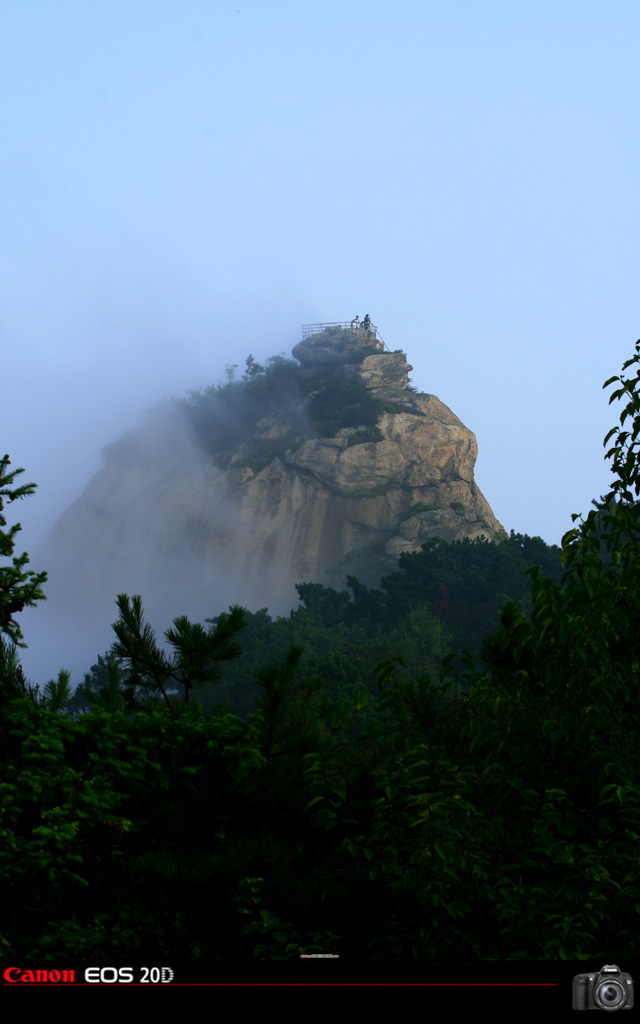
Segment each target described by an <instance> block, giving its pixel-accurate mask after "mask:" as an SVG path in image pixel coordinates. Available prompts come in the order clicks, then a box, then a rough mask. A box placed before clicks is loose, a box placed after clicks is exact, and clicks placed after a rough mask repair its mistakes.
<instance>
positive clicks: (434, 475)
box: [47, 329, 506, 619]
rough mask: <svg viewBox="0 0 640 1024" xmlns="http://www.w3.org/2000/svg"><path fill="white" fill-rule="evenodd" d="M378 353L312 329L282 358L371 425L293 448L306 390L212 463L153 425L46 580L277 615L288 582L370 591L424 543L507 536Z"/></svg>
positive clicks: (450, 421)
mask: <svg viewBox="0 0 640 1024" xmlns="http://www.w3.org/2000/svg"><path fill="white" fill-rule="evenodd" d="M381 344H382V343H381V342H379V341H376V339H375V338H374V337H373V335H368V336H367V334H366V332H365V331H363V330H362V329H360V330H352V331H350V330H344V331H341V332H340V331H333V332H327V331H323V332H322V333H321V334H318V335H314V336H312V337H310V338H307V339H306V340H305V341H303V342H301V343H300V344H299V345H296V346H295V348H294V350H293V354H294V355H295V357H296V359H298V360H299V362H301V363H302V367H303V370H302V371H301V373H302V372H303V371H304V373H305V374H307V376H308V375H309V374H311V377H312V384H313V381H317V383H318V386H325V387H326V384H327V381H329V382H330V381H331V380H336V381H337V380H348V381H357V382H358V383H359V384H361V385H362V388H363V394H365V393H366V394H368V395H370V396H373V397H375V398H376V399H377V400H378V401H379V402H380V403H381V409H382V410H383V411H382V412H381V414H380V415H379V418H378V421H377V425H376V426H371V423H370V421H368V425H365V426H362V427H360V426H345V427H343V428H341V429H338V430H337V431H336V432H335V435H334V436H322V437H318V436H309V432H308V430H307V432H306V436H305V431H304V430H303V431H301V428H300V424H301V423H302V422H304V416H305V414H306V413H305V410H307V409H308V408H309V403H310V401H312V399H313V395H314V393H315V392H314V391H313V390H311V391H310V392H309V393H308V394H307V397H306V398H303V399H301V400H300V401H298V402H296V403H292V404H291V406H290V407H287V408H284V409H282V411H281V412H279V413H278V414H277V415H272V416H267V417H265V418H263V419H262V420H260V421H259V422H258V424H257V428H256V431H255V432H254V433H253V434H252V436H251V437H249V438H247V439H246V440H245V441H244V442H243V443H242V444H240V445H239V446H238V447H237V448H236V450H234V451H230V452H227V453H225V454H224V457H223V458H220V459H218V460H217V463H218V464H217V465H216V463H215V462H214V460H213V459H212V458H211V457H210V456H207V455H205V454H204V453H203V452H202V450H200V449H199V448H197V446H195V445H194V444H193V443H191V442H189V441H188V436H189V435H188V431H186V429H185V428H184V424H183V423H182V424H181V422H180V421H179V418H178V414H177V413H175V412H174V413H171V414H169V413H166V414H165V415H166V422H165V423H164V426H163V428H162V431H160V432H156V433H155V434H154V432H153V431H151V432H150V433H149V436H148V437H147V438H146V440H145V439H142V440H140V442H139V443H138V446H137V448H135V454H134V455H133V456H132V455H131V454H129V458H128V463H129V464H127V465H125V462H126V461H127V460H125V459H124V458H123V457H121V458H119V460H116V461H114V462H112V463H111V464H109V465H107V466H106V467H105V468H104V469H103V470H101V471H100V472H99V473H98V474H97V475H96V476H95V477H94V478H93V480H92V481H91V482H90V483H89V485H88V486H87V488H86V490H85V492H84V494H83V495H82V496H81V498H80V499H79V500H78V501H77V502H76V503H75V504H74V505H72V506H71V507H70V508H69V509H68V510H67V512H65V513H64V515H63V516H62V518H61V520H60V521H59V522H58V524H57V526H56V527H55V529H54V531H53V532H52V535H51V538H50V541H49V544H48V546H47V551H48V553H49V555H50V560H49V562H48V564H47V568H48V569H49V571H50V578H51V579H52V581H53V579H54V576H55V574H56V566H57V572H58V579H59V580H60V579H62V577H63V576H64V577H65V578H68V579H69V580H70V581H73V586H72V587H71V588H70V590H71V592H73V594H75V595H77V597H78V600H79V601H80V602H86V601H87V600H88V598H87V597H86V594H88V593H92V594H93V595H95V594H96V592H98V591H99V593H100V594H101V595H104V596H105V597H106V598H107V599H108V601H109V602H110V607H111V608H112V607H113V601H114V599H115V595H116V594H117V593H119V592H123V591H124V592H127V593H141V594H142V595H143V597H144V598H145V600H146V602H147V604H148V605H149V606H150V607H153V606H154V604H156V605H157V603H158V601H160V603H161V604H162V606H163V607H166V608H169V607H172V609H173V610H172V613H171V614H172V615H174V614H175V615H178V614H182V613H187V614H191V615H193V616H194V617H200V618H201V619H202V618H203V617H205V616H207V615H209V616H210V615H215V614H217V613H218V612H219V611H221V610H223V609H225V608H226V607H227V606H228V605H229V604H230V603H232V602H235V601H238V602H240V603H244V604H246V605H247V606H249V607H251V608H257V607H263V606H268V607H269V610H270V611H272V612H285V611H287V610H288V609H289V608H291V607H293V605H294V604H295V603H296V595H295V589H294V587H295V584H296V583H300V582H306V581H317V582H323V583H327V584H331V585H333V586H337V587H340V588H342V587H343V586H344V584H345V576H346V574H347V573H355V574H356V575H357V576H358V577H359V578H360V579H362V580H363V581H364V582H368V583H377V582H378V580H379V578H380V576H381V575H382V574H384V573H385V572H389V571H391V570H393V569H394V568H395V566H396V564H397V559H398V556H399V555H400V554H401V553H402V552H404V551H414V550H418V549H419V548H420V546H421V544H423V543H424V542H425V541H426V540H427V539H428V538H430V537H434V536H438V537H443V538H445V539H446V540H458V539H461V538H463V537H470V538H475V537H480V536H484V537H487V538H488V539H490V540H492V539H495V538H499V537H501V536H506V532H505V530H504V529H503V527H502V526H501V525H500V523H499V522H498V521H497V520H496V518H495V516H494V515H493V512H492V511H491V508H490V507H489V505H488V504H487V502H486V500H485V499H484V497H483V496H482V494H481V493H480V491H479V490H478V488H477V486H476V484H475V482H474V475H473V472H474V465H475V461H476V457H477V444H476V439H475V436H474V435H473V434H472V433H471V431H470V430H468V429H467V428H466V427H465V426H464V425H463V424H462V423H461V422H460V420H459V419H458V417H457V416H455V415H454V413H453V412H452V411H451V410H450V409H448V408H447V406H446V405H444V404H443V403H442V402H441V401H440V400H439V399H438V398H436V397H435V395H428V394H418V393H414V392H411V391H409V390H407V374H408V371H409V369H410V367H409V366H408V364H407V362H406V357H405V355H404V353H402V352H395V353H390V352H384V351H382V349H381ZM374 347H375V349H376V351H373V352H372V351H371V349H372V348H374ZM157 438H162V439H161V440H160V441H158V440H157ZM168 438H171V442H170V443H169V441H168ZM267 442H268V443H267ZM256 453H257V454H256ZM221 466H222V467H224V468H220V467H221ZM161 598H162V600H160V599H161ZM93 599H94V598H93V597H92V600H93ZM172 602H173V603H172Z"/></svg>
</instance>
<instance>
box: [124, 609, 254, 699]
mask: <svg viewBox="0 0 640 1024" xmlns="http://www.w3.org/2000/svg"><path fill="white" fill-rule="evenodd" d="M116 603H117V605H118V609H119V611H120V618H119V619H118V621H117V622H114V623H113V631H114V633H115V634H116V636H117V638H118V639H117V641H116V643H115V644H114V645H113V648H112V651H113V654H114V655H115V656H116V657H117V658H118V659H120V660H121V662H122V663H123V665H124V667H125V668H127V669H128V670H129V673H130V675H129V683H130V684H131V685H133V686H134V687H139V688H140V689H141V690H143V691H147V692H151V693H153V692H156V693H159V694H161V695H162V697H163V699H164V701H165V703H166V705H167V707H171V701H170V699H169V691H170V690H173V689H175V687H176V686H178V687H181V688H182V689H183V691H184V702H185V704H187V705H188V704H189V702H190V695H191V691H192V690H194V689H197V688H199V687H201V686H204V685H205V684H206V683H211V682H215V681H216V680H218V679H219V678H220V675H221V672H222V669H221V666H220V662H221V661H228V660H229V659H231V658H237V657H238V656H239V655H240V654H241V652H242V648H241V647H240V644H239V643H238V642H237V641H236V636H237V634H238V633H239V632H240V630H241V629H242V628H243V627H244V625H245V614H244V610H243V609H242V608H241V607H240V606H239V605H233V606H232V607H231V608H230V610H229V614H228V615H226V614H222V615H219V616H218V618H217V620H216V625H215V626H211V627H210V628H209V629H208V630H205V628H204V627H203V626H201V625H200V623H192V622H189V619H188V618H187V617H186V615H181V616H179V617H178V618H176V619H174V620H173V627H174V628H173V629H167V630H166V632H165V634H164V635H165V638H166V640H167V641H168V642H169V643H170V644H171V646H172V647H173V649H174V652H175V653H174V655H173V657H169V656H168V655H167V654H165V652H164V651H163V650H161V648H160V647H158V645H157V643H156V638H155V633H154V630H153V629H152V628H151V626H150V624H149V623H148V622H145V621H144V613H143V610H142V599H141V598H140V596H139V595H134V597H133V598H129V597H128V596H127V594H118V599H117V602H116ZM113 678H114V679H116V678H117V677H116V675H115V674H114V676H113ZM113 685H116V684H115V683H114V684H113Z"/></svg>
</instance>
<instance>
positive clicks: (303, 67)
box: [0, 0, 640, 684]
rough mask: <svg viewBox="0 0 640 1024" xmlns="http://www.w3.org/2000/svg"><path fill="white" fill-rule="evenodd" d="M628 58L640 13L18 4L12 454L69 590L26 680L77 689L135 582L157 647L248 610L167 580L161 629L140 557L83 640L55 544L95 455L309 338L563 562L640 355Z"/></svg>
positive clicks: (5, 326) (12, 96)
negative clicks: (389, 398)
mask: <svg viewBox="0 0 640 1024" xmlns="http://www.w3.org/2000/svg"><path fill="white" fill-rule="evenodd" d="M639 31H640V10H639V9H638V6H637V4H635V3H632V2H630V0H629V2H627V0H620V2H619V3H616V4H615V5H606V6H605V5H602V4H599V3H595V2H593V3H592V2H590V0H585V2H584V3H582V4H579V5H578V4H576V5H564V6H563V7H561V8H558V6H557V5H545V4H542V5H539V4H538V5H526V4H525V5H519V6H517V7H516V6H514V5H511V6H509V5H505V4H503V3H500V2H497V0H495V2H494V0H488V2H487V3H484V4H482V5H478V4H476V3H472V2H466V0H461V2H460V3H458V4H454V5H443V4H440V3H436V2H435V0H433V2H422V0H420V2H418V0H400V2H399V3H398V4H396V5H394V6H393V7H391V6H389V5H388V4H381V3H377V2H375V0H372V2H368V3H367V4H365V3H364V2H360V0H347V2H345V3H340V4H337V3H334V2H333V0H324V2H323V3H322V5H320V4H314V3H309V4H306V5H300V4H299V3H294V2H293V0H279V2H277V3H272V4H271V3H270V4H257V3H256V2H255V0H247V2H245V3H243V5H242V9H241V10H238V11H236V9H235V8H234V7H233V6H229V7H227V6H226V5H224V4H209V3H202V2H200V0H185V2H183V3H181V4H180V5H158V4H155V3H151V2H149V0H140V2H138V3H136V4H134V5H125V4H121V3H115V2H114V3H112V4H106V5H93V4H91V5H88V4H82V3H77V4H75V3H69V4H24V3H21V2H14V0H9V2H8V3H5V5H4V10H3V32H2V40H1V42H0V46H2V53H1V59H0V90H1V91H2V95H3V96H6V97H7V102H6V103H5V104H4V105H3V108H2V111H1V112H0V122H1V127H2V137H3V139H4V140H5V146H6V152H7V154H10V157H9V158H7V159H6V160H4V161H3V162H2V164H1V165H0V194H1V195H2V196H3V197H4V204H3V221H2V223H3V229H2V243H1V244H0V262H1V273H0V310H1V320H0V345H1V348H2V389H1V391H0V446H1V447H2V454H4V453H5V452H7V453H8V454H9V456H10V459H11V468H12V469H15V468H17V467H24V469H25V473H24V474H23V475H22V476H21V477H20V478H19V482H20V483H27V482H31V481H33V482H34V483H36V484H37V490H36V492H35V494H34V495H33V496H31V497H28V498H26V499H25V500H24V501H21V502H14V503H13V504H12V505H11V506H10V507H9V508H8V509H7V519H8V524H9V525H12V524H13V523H14V522H16V521H19V522H21V524H22V527H23V529H22V532H21V533H19V534H18V536H17V543H16V553H18V554H19V553H21V552H22V551H27V552H28V553H29V555H30V558H31V563H30V565H29V568H30V569H32V570H34V571H43V570H47V571H48V572H50V581H49V583H47V584H46V585H45V586H44V590H45V593H46V594H47V601H46V602H40V604H39V606H38V607H37V608H35V609H29V610H26V611H25V612H23V613H22V615H21V618H20V624H21V628H22V630H23V633H24V635H25V640H26V643H27V644H28V648H27V649H26V650H24V651H23V652H22V661H23V666H24V668H25V672H26V673H27V675H28V676H30V677H31V678H32V679H33V680H34V681H43V680H46V679H48V678H50V677H51V676H52V675H55V674H57V672H58V670H59V669H60V668H62V667H65V668H70V669H71V670H72V672H73V675H72V682H73V683H74V684H75V683H78V682H80V681H81V673H82V672H84V671H86V669H87V668H88V667H89V666H90V664H91V663H93V662H94V661H95V659H96V658H97V656H98V654H100V653H103V652H104V650H106V648H107V647H108V646H109V645H110V644H111V642H112V641H113V633H112V631H111V628H110V624H111V622H112V621H114V619H115V617H116V611H115V598H116V593H117V590H115V591H114V589H113V588H117V587H119V586H120V581H121V580H122V585H123V589H131V590H132V592H140V593H141V596H142V599H143V605H144V607H145V609H146V610H147V613H148V617H149V619H150V621H151V622H152V625H153V626H154V627H155V628H156V630H157V632H158V635H159V636H161V635H162V632H163V631H164V629H166V628H167V627H168V626H169V625H170V624H171V621H172V619H173V618H174V617H175V616H176V615H179V614H183V613H186V614H191V615H193V617H194V618H200V619H201V618H202V616H203V615H205V614H206V615H212V616H213V615H216V614H218V613H219V612H220V611H224V610H226V608H228V606H229V604H230V603H232V602H233V601H234V600H235V599H236V595H237V599H240V600H241V601H242V603H246V604H247V605H248V606H249V607H251V603H252V601H255V600H258V597H259V595H255V594H254V595H252V594H250V593H249V594H246V593H243V592H242V587H241V585H240V582H238V586H237V588H236V587H234V586H229V582H230V580H229V577H228V574H227V575H224V574H222V576H220V574H218V576H215V574H214V576H215V582H214V583H212V585H211V586H212V589H211V590H210V591H208V592H207V593H206V594H203V595H201V597H202V599H200V596H198V600H196V601H194V604H193V605H189V603H188V602H189V600H190V598H191V596H192V595H193V590H194V588H195V587H196V578H197V576H198V572H199V567H198V566H196V567H195V568H194V578H193V579H189V581H188V583H186V582H185V577H184V576H182V575H181V573H183V571H184V572H187V568H188V567H186V566H185V565H184V564H183V563H181V562H180V559H179V558H178V557H176V560H175V562H174V564H172V565H171V566H169V567H168V568H167V570H166V573H165V577H171V578H172V581H173V582H172V585H173V584H174V583H175V587H176V590H175V591H174V593H175V595H176V596H175V600H174V599H173V597H171V596H170V597H168V598H166V600H165V597H164V596H163V597H161V596H160V595H161V594H164V587H165V583H166V578H161V579H160V580H158V579H156V578H154V576H153V574H152V573H151V570H150V569H149V567H146V568H145V565H144V559H143V558H142V557H141V558H140V560H139V562H138V560H137V559H136V557H135V554H134V552H133V550H132V544H131V543H129V544H128V545H127V544H123V550H126V552H127V559H128V563H129V564H128V565H127V566H126V568H127V573H128V574H125V573H124V568H125V567H123V574H122V576H121V577H114V578H113V579H104V581H102V585H101V584H100V583H99V582H98V581H96V583H95V587H94V589H93V590H92V591H91V601H90V602H89V603H90V604H91V605H92V607H91V608H88V607H85V606H81V607H76V608H75V609H73V610H66V611H63V605H64V604H65V603H66V602H67V601H71V598H72V596H73V590H74V586H73V577H74V574H75V575H76V576H78V575H79V574H82V573H85V574H87V573H89V570H90V566H89V565H78V564H77V563H75V562H74V560H73V558H72V551H71V549H72V546H73V545H72V544H71V543H70V544H69V546H68V548H67V550H69V552H70V553H69V555H68V558H67V562H66V564H65V565H62V566H60V565H57V564H55V562H54V559H53V556H52V554H51V551H47V549H46V546H45V542H46V538H47V537H48V535H49V533H50V531H51V530H52V529H53V528H54V526H55V524H56V522H57V521H58V519H59V518H60V516H61V515H62V514H63V513H64V511H65V510H66V509H67V508H69V506H71V505H73V503H74V502H75V501H76V500H77V499H78V498H79V497H80V495H81V494H82V493H83V491H84V490H85V488H86V487H87V485H89V483H90V481H91V480H92V479H93V477H94V476H95V474H96V473H98V472H99V470H100V468H101V466H102V451H103V449H104V448H105V446H108V445H109V444H111V443H112V442H114V441H117V439H118V438H120V437H121V436H122V435H123V434H124V433H125V432H126V431H128V430H131V429H134V428H136V427H138V426H140V424H141V423H142V422H143V420H144V417H145V415H146V413H147V411H148V410H149V409H151V408H153V407H155V406H157V405H158V403H162V402H163V401H164V400H166V399H171V398H180V397H181V396H183V395H184V394H186V393H187V392H188V391H189V390H197V389H200V388H205V387H207V386H208V385H210V384H215V383H216V382H217V381H218V380H222V379H224V371H225V366H226V365H228V364H237V365H238V366H239V369H240V371H241V370H242V366H243V364H244V361H245V359H246V357H247V356H248V355H249V354H252V355H253V356H254V357H255V358H256V359H257V360H259V361H260V362H264V361H265V360H266V359H267V358H269V357H270V356H273V355H277V354H279V353H283V354H284V355H286V356H289V354H290V352H291V348H292V346H293V345H294V344H295V343H296V342H297V341H299V340H300V325H301V324H303V323H313V322H321V321H343V320H351V318H352V317H354V316H355V315H356V314H358V315H359V316H360V317H361V318H362V317H363V316H364V314H365V313H366V312H368V313H370V315H371V317H372V319H373V322H374V323H376V324H377V325H378V326H379V328H380V333H381V335H382V337H383V338H384V340H385V341H386V342H387V344H388V345H389V347H390V348H391V349H394V348H398V347H400V348H403V349H404V350H405V351H406V352H407V355H408V358H409V361H410V363H411V364H412V365H413V366H414V372H413V375H412V378H413V383H414V384H415V385H416V386H417V387H418V388H419V390H421V391H424V392H427V393H429V394H434V395H437V396H438V397H439V398H440V399H441V400H442V401H443V402H444V403H445V404H446V405H448V406H449V407H450V408H451V409H452V410H453V411H454V413H455V414H456V415H457V416H459V417H460V419H461V420H462V422H463V423H464V424H465V425H466V426H467V427H468V428H469V429H470V430H472V431H473V432H474V433H475V434H476V436H477V439H478V446H479V457H478V462H477V466H476V480H477V483H478V486H479V487H480V488H481V490H482V492H483V494H484V495H485V496H486V498H487V500H488V501H489V503H490V504H491V507H492V508H493V511H494V512H495V515H496V516H497V518H498V519H499V520H500V522H501V523H503V524H504V526H505V527H506V529H507V530H511V529H514V530H516V531H518V532H523V533H528V534H529V535H531V536H535V535H539V536H541V537H543V539H544V540H545V541H546V542H547V543H550V544H557V543H559V542H560V539H561V537H562V535H563V534H564V532H565V531H566V530H568V529H570V527H571V525H572V524H571V515H572V513H582V514H586V513H587V512H588V511H589V509H590V506H591V501H592V499H594V498H597V497H599V496H600V495H601V494H604V493H606V491H607V490H608V489H609V485H610V479H611V477H610V473H609V470H608V467H607V465H606V464H605V462H604V459H603V448H602V440H603V438H604V436H605V434H606V433H607V431H608V430H609V429H610V428H611V426H613V425H614V424H615V422H616V421H617V412H616V411H615V409H611V408H609V405H608V398H607V394H606V393H603V391H602V384H603V382H604V381H605V380H606V379H607V378H609V377H611V376H612V375H613V374H616V373H619V372H620V368H621V366H622V363H623V362H624V361H625V360H626V359H628V358H629V357H630V355H631V354H632V347H633V344H634V342H635V339H636V337H637V336H638V328H637V322H638V307H637V281H638V278H639V277H640V250H639V249H638V245H637V239H638V237H639V234H640V197H639V194H638V188H637V182H638V177H639V174H640V129H639V127H638V118H637V101H638V95H639V94H640V81H639V79H638V65H637V59H636V49H637V43H636V40H637V38H638V34H639ZM184 444H185V445H187V448H186V451H187V452H188V455H185V458H186V457H189V458H191V457H195V456H194V454H193V452H192V451H191V450H190V449H189V448H188V442H187V441H185V442H184ZM142 528H143V525H142V524H138V525H137V526H136V529H142ZM86 540H87V538H86V537H79V538H78V541H79V543H80V542H82V543H85V542H86ZM89 561H90V560H89ZM212 568H213V567H212ZM114 572H115V570H114ZM174 577H175V578H174ZM212 578H213V577H212ZM218 582H219V583H220V586H219V587H218ZM125 584H126V586H125ZM154 601H155V602H157V607H156V606H154ZM85 603H86V602H85ZM94 603H95V604H94ZM98 607H99V609H100V610H99V611H98Z"/></svg>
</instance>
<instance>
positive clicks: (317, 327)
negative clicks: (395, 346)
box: [302, 320, 388, 351]
mask: <svg viewBox="0 0 640 1024" xmlns="http://www.w3.org/2000/svg"><path fill="white" fill-rule="evenodd" d="M324 331H328V332H330V333H332V334H333V333H337V332H338V331H349V333H351V332H356V331H357V332H358V334H365V333H366V334H368V335H370V337H371V338H372V340H376V341H382V344H383V345H384V347H385V348H386V347H387V346H386V345H385V343H384V341H383V340H382V338H381V337H380V332H379V331H378V328H377V327H375V326H374V324H370V325H369V326H368V327H365V326H364V324H363V323H360V324H358V325H357V326H355V327H354V326H353V321H352V320H343V321H339V320H337V321H334V322H333V323H324V324H303V325H302V340H303V341H306V339H307V338H310V337H311V336H312V335H313V334H322V333H323V332H324ZM387 351H388V350H387Z"/></svg>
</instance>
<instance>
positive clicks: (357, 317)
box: [351, 316, 360, 327]
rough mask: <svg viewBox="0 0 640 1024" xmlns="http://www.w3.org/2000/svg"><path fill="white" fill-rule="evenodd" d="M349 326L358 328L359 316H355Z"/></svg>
mask: <svg viewBox="0 0 640 1024" xmlns="http://www.w3.org/2000/svg"><path fill="white" fill-rule="evenodd" d="M351 326H352V327H359V326H360V317H359V316H356V317H354V318H353V320H352V321H351Z"/></svg>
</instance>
